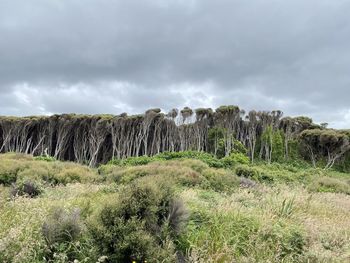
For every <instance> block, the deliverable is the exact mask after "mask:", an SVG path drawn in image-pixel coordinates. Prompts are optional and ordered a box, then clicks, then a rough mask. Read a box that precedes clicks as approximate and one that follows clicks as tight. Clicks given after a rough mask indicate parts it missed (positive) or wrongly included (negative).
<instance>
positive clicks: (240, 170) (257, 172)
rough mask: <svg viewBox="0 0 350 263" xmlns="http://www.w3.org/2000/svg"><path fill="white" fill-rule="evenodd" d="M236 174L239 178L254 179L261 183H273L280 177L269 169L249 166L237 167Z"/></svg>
mask: <svg viewBox="0 0 350 263" xmlns="http://www.w3.org/2000/svg"><path fill="white" fill-rule="evenodd" d="M235 172H236V174H237V175H238V176H241V177H246V178H250V179H254V180H256V181H259V182H267V183H271V182H273V181H274V180H275V178H277V177H279V175H278V174H274V173H273V172H271V171H269V170H268V169H263V168H260V167H251V166H247V165H240V166H237V167H236V169H235Z"/></svg>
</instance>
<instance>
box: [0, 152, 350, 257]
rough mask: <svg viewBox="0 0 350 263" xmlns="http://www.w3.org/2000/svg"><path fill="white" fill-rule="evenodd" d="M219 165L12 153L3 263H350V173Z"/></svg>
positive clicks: (0, 225) (0, 167) (2, 183)
mask: <svg viewBox="0 0 350 263" xmlns="http://www.w3.org/2000/svg"><path fill="white" fill-rule="evenodd" d="M142 160H144V159H142ZM140 164H141V165H140ZM214 166H215V167H214ZM217 166H220V165H216V164H215V165H212V162H211V161H210V162H206V160H204V161H203V160H196V159H187V158H178V159H173V160H159V159H157V158H155V159H152V160H151V161H149V162H148V161H146V162H145V161H141V162H138V161H137V160H136V161H135V159H133V160H132V161H130V163H128V162H126V163H124V164H114V165H113V164H110V165H105V166H101V167H99V168H98V169H90V168H87V167H85V166H81V165H78V164H74V163H68V162H67V163H64V162H58V161H54V160H51V159H48V160H45V158H33V157H31V156H26V155H19V154H13V153H10V154H4V155H0V262H21V263H22V262H76V263H77V262H132V261H135V262H146V261H147V262H149V263H150V262H203V263H204V262H350V175H349V174H345V173H339V172H336V171H324V170H319V169H313V168H311V167H309V166H307V165H305V164H302V165H296V164H271V165H266V164H263V163H261V164H256V165H254V166H250V165H247V164H233V165H230V166H229V167H227V166H224V167H223V168H216V167H217Z"/></svg>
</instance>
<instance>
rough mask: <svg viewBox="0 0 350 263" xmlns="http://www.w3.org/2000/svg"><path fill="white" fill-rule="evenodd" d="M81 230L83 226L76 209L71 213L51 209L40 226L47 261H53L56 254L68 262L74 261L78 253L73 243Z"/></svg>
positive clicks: (79, 235) (60, 209)
mask: <svg viewBox="0 0 350 263" xmlns="http://www.w3.org/2000/svg"><path fill="white" fill-rule="evenodd" d="M82 229H83V225H82V222H81V220H80V212H79V210H78V209H75V210H73V211H71V212H67V211H65V210H64V209H62V208H55V209H53V211H52V213H51V214H50V215H49V216H48V218H47V219H46V221H45V222H44V223H43V225H42V234H43V236H44V239H45V241H46V245H47V255H46V256H47V257H48V259H51V260H52V259H54V258H55V257H56V256H57V254H61V255H60V257H61V258H64V259H66V260H67V261H70V262H72V261H73V260H74V259H76V257H77V254H78V253H79V252H78V251H76V250H75V246H74V245H73V243H74V242H76V241H78V240H79V238H80V237H81V234H82ZM62 254H63V255H62Z"/></svg>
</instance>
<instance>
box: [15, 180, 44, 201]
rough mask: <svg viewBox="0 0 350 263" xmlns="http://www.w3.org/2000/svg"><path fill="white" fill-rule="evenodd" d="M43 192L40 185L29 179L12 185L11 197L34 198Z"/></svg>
mask: <svg viewBox="0 0 350 263" xmlns="http://www.w3.org/2000/svg"><path fill="white" fill-rule="evenodd" d="M42 192H43V188H42V183H40V182H38V181H33V180H30V179H23V180H20V181H17V182H16V184H13V185H12V189H11V196H13V197H15V196H29V197H36V196H38V195H40V194H41V193H42Z"/></svg>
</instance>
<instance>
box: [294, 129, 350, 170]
mask: <svg viewBox="0 0 350 263" xmlns="http://www.w3.org/2000/svg"><path fill="white" fill-rule="evenodd" d="M300 140H301V142H302V143H303V145H304V146H305V147H306V148H307V149H308V152H309V154H310V159H311V161H312V163H313V165H314V167H316V164H317V160H318V159H320V158H323V159H325V160H326V165H325V167H324V169H329V168H332V167H333V165H334V163H335V162H336V161H337V160H338V159H339V158H340V157H342V156H344V154H345V153H346V152H348V151H349V150H350V143H349V137H348V136H347V135H346V134H344V133H342V132H339V131H336V130H331V129H327V130H320V129H313V130H305V131H303V132H302V133H301V134H300Z"/></svg>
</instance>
